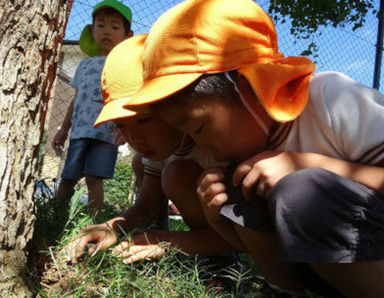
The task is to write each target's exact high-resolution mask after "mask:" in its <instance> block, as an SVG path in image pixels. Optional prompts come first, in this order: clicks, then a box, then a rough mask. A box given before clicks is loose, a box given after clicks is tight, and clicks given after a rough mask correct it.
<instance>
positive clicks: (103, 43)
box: [93, 12, 129, 55]
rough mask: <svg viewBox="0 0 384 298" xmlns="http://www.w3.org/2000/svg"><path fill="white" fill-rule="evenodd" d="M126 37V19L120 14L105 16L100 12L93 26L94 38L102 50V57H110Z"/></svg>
mask: <svg viewBox="0 0 384 298" xmlns="http://www.w3.org/2000/svg"><path fill="white" fill-rule="evenodd" d="M126 37H129V35H128V36H127V35H126V34H125V29H124V19H123V16H122V15H120V14H119V13H114V14H104V13H103V12H100V13H98V14H96V16H95V22H94V25H93V38H94V39H95V41H96V43H97V44H98V45H99V46H100V48H101V54H102V55H108V53H109V52H110V51H111V50H112V49H113V47H114V46H115V45H117V44H118V43H119V42H121V41H123V40H124V39H125V38H126Z"/></svg>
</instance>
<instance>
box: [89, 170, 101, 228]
mask: <svg viewBox="0 0 384 298" xmlns="http://www.w3.org/2000/svg"><path fill="white" fill-rule="evenodd" d="M85 181H86V183H87V188H88V213H89V215H90V216H92V217H93V218H94V219H96V221H97V220H98V219H99V217H100V214H101V209H102V208H103V203H104V188H103V178H101V177H96V176H92V175H86V176H85Z"/></svg>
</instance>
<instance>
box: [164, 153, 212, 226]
mask: <svg viewBox="0 0 384 298" xmlns="http://www.w3.org/2000/svg"><path fill="white" fill-rule="evenodd" d="M201 172H202V169H201V167H200V166H199V165H198V164H197V163H196V162H195V161H193V160H175V161H173V162H172V163H170V164H168V165H167V166H166V167H165V168H164V170H163V174H162V177H161V179H162V188H163V191H164V194H165V195H166V196H167V197H168V198H169V199H170V200H171V201H172V202H173V203H174V204H175V205H176V207H177V209H178V210H179V212H180V214H181V216H182V217H183V219H184V221H185V223H186V224H187V225H188V226H189V227H190V228H191V229H202V228H206V227H208V224H207V222H206V220H205V218H204V214H203V210H202V208H201V206H200V202H199V200H198V197H197V193H196V181H197V178H198V177H199V176H200V174H201Z"/></svg>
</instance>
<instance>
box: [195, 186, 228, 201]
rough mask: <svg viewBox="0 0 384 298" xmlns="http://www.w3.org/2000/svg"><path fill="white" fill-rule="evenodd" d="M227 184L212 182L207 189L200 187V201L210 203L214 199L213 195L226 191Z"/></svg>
mask: <svg viewBox="0 0 384 298" xmlns="http://www.w3.org/2000/svg"><path fill="white" fill-rule="evenodd" d="M225 189H226V187H225V184H224V183H212V184H211V185H210V186H209V187H208V188H207V189H205V190H202V189H200V187H198V189H197V194H198V196H199V198H200V201H201V202H202V203H204V204H206V203H208V202H209V201H211V200H212V198H213V197H215V196H216V195H218V194H220V193H224V192H225Z"/></svg>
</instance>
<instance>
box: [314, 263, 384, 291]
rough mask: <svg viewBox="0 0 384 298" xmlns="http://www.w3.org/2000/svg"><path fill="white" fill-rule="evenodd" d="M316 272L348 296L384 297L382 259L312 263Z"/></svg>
mask: <svg viewBox="0 0 384 298" xmlns="http://www.w3.org/2000/svg"><path fill="white" fill-rule="evenodd" d="M312 266H313V268H314V269H315V270H316V272H317V273H318V274H319V275H321V276H322V277H323V278H324V279H326V280H327V281H328V282H329V283H331V284H333V285H335V286H337V288H338V289H340V290H341V291H342V292H343V293H344V294H345V295H346V296H347V297H350V298H360V297H364V298H377V297H384V261H376V262H360V263H352V264H351V263H350V264H312Z"/></svg>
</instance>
